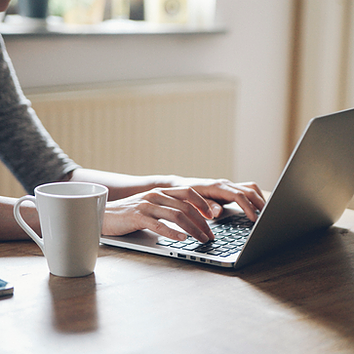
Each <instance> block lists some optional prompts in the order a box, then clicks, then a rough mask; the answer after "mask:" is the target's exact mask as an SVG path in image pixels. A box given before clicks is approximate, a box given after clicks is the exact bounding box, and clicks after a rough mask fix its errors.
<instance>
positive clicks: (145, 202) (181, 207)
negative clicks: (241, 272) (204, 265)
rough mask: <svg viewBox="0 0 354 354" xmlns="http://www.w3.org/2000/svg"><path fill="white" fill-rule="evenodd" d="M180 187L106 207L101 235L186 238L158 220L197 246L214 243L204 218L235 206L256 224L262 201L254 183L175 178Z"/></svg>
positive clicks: (157, 191)
mask: <svg viewBox="0 0 354 354" xmlns="http://www.w3.org/2000/svg"><path fill="white" fill-rule="evenodd" d="M177 179H178V181H177V180H176V181H175V183H176V184H177V183H179V184H181V185H182V186H178V187H170V188H155V189H152V190H150V191H147V192H142V193H139V194H136V195H133V196H130V197H127V198H124V199H119V200H116V201H113V202H108V203H107V208H106V213H105V219H104V225H103V234H105V235H125V234H127V233H130V232H133V231H136V230H142V229H149V230H151V231H154V232H156V233H158V234H159V235H161V236H165V237H168V238H171V239H175V240H184V239H185V238H186V234H184V233H181V232H179V231H177V230H175V229H172V228H171V227H169V226H168V225H166V224H165V223H164V222H163V221H161V220H167V221H170V222H174V223H175V224H177V225H178V226H179V227H181V228H182V229H183V230H184V231H185V232H186V233H187V234H189V235H191V236H193V237H194V238H196V239H197V240H199V241H200V242H207V241H209V240H213V239H214V235H213V233H212V232H211V230H210V228H209V226H208V224H207V222H206V221H205V218H207V219H212V218H214V217H218V216H220V214H221V212H222V205H224V204H226V203H231V202H236V203H237V204H238V205H239V206H240V207H241V208H242V209H243V210H244V211H245V213H246V215H247V216H248V217H249V219H251V220H253V221H255V220H256V218H257V214H256V213H255V211H256V210H262V208H263V206H264V203H265V201H264V198H263V196H262V192H261V190H260V189H259V188H258V186H257V185H256V184H255V183H232V182H230V181H228V180H213V179H200V178H183V177H177Z"/></svg>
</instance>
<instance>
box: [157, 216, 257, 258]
mask: <svg viewBox="0 0 354 354" xmlns="http://www.w3.org/2000/svg"><path fill="white" fill-rule="evenodd" d="M253 225H254V222H252V221H250V220H249V219H248V218H247V217H246V216H245V215H244V214H239V215H232V216H229V217H226V218H224V219H221V220H218V221H217V222H216V223H214V224H213V225H212V226H211V230H212V232H213V234H214V235H215V240H214V241H209V242H207V243H201V242H199V241H197V240H196V239H195V238H193V237H191V236H188V237H187V239H186V240H185V241H175V240H171V239H168V238H166V239H162V240H160V241H159V242H157V244H158V245H160V246H166V247H170V248H173V249H180V250H185V251H192V252H196V253H198V254H208V255H212V256H219V257H223V258H224V257H228V256H230V255H232V254H235V253H238V252H240V251H241V250H242V247H243V246H244V244H245V243H246V241H247V239H248V236H249V234H250V232H251V230H252V227H253Z"/></svg>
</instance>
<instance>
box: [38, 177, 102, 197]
mask: <svg viewBox="0 0 354 354" xmlns="http://www.w3.org/2000/svg"><path fill="white" fill-rule="evenodd" d="M67 185H71V186H72V185H80V186H94V187H96V188H98V189H101V191H96V192H90V193H86V194H69V193H63V194H60V193H55V192H49V191H45V190H42V189H45V188H50V187H58V186H59V187H60V186H67ZM34 193H35V195H36V194H39V195H43V196H51V197H55V198H91V197H98V196H102V195H104V194H106V193H108V188H107V187H106V186H104V185H102V184H99V183H91V182H75V181H68V182H63V181H62V182H50V183H43V184H40V185H38V186H37V187H36V188H35V189H34Z"/></svg>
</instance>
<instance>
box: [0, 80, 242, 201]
mask: <svg viewBox="0 0 354 354" xmlns="http://www.w3.org/2000/svg"><path fill="white" fill-rule="evenodd" d="M26 95H27V97H28V98H29V99H30V100H31V101H32V104H33V107H34V109H35V110H36V112H37V114H38V116H39V117H40V119H41V120H42V122H43V124H44V126H45V127H46V128H47V129H48V131H49V132H50V133H51V135H52V136H53V138H54V140H55V141H56V142H57V143H58V144H59V145H60V146H61V148H62V149H63V150H64V151H65V152H66V153H67V154H68V155H69V156H70V157H71V158H73V159H74V160H75V161H76V162H77V163H78V164H80V165H82V166H84V167H88V168H96V169H103V170H107V171H113V172H121V173H129V174H139V175H144V174H179V175H185V176H205V177H215V178H219V177H225V178H230V179H232V177H233V165H234V157H233V147H234V142H233V137H234V136H235V132H234V123H235V98H236V90H235V82H234V80H232V79H228V78H216V77H202V78H200V77H199V78H184V79H169V80H146V81H139V82H120V83H112V84H105V85H89V86H85V87H66V88H62V87H60V88H41V89H40V91H39V90H36V91H34V90H32V91H29V92H26ZM0 181H1V183H0V195H6V196H20V195H23V194H24V191H23V189H22V188H21V187H20V185H19V184H18V183H17V181H16V180H15V179H14V178H13V177H12V176H11V175H10V173H9V172H8V171H7V170H6V168H5V167H3V166H0Z"/></svg>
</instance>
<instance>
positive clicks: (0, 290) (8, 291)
mask: <svg viewBox="0 0 354 354" xmlns="http://www.w3.org/2000/svg"><path fill="white" fill-rule="evenodd" d="M13 293H14V287H13V286H12V285H11V284H10V283H8V282H7V281H5V280H2V279H0V297H1V296H10V295H12V294H13Z"/></svg>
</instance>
